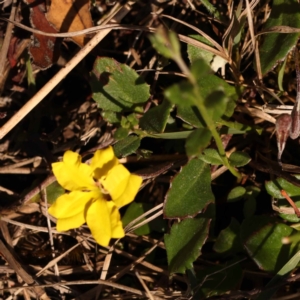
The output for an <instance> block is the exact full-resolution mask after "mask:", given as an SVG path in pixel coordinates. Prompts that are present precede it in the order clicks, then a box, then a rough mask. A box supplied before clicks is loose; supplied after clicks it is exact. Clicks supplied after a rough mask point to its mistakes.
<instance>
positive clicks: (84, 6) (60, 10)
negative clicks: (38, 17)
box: [47, 0, 93, 47]
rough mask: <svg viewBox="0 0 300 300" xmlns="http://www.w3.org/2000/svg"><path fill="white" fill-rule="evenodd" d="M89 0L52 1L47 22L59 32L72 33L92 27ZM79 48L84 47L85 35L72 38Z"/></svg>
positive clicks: (86, 39) (86, 38)
mask: <svg viewBox="0 0 300 300" xmlns="http://www.w3.org/2000/svg"><path fill="white" fill-rule="evenodd" d="M89 8H90V0H52V1H51V6H50V9H49V11H48V13H47V19H48V21H49V22H50V23H51V24H52V25H53V26H54V27H55V28H56V29H57V30H58V31H60V32H72V31H78V30H83V29H85V28H90V27H92V26H93V21H92V17H91V14H90V9H89ZM72 40H73V41H74V42H75V43H76V44H78V45H79V46H81V47H82V46H84V45H85V44H86V43H87V41H88V40H89V38H88V37H87V36H86V35H80V36H75V37H72Z"/></svg>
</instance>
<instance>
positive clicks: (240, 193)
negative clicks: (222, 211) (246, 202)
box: [227, 186, 246, 202]
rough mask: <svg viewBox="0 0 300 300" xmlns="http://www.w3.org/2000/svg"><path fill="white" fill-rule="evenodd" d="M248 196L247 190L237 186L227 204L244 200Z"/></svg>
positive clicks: (231, 192) (229, 195)
mask: <svg viewBox="0 0 300 300" xmlns="http://www.w3.org/2000/svg"><path fill="white" fill-rule="evenodd" d="M245 194H246V189H245V188H244V187H242V186H237V187H235V188H233V189H232V190H231V191H230V192H229V194H228V196H227V202H236V201H239V200H240V199H242V198H243V197H244V196H245Z"/></svg>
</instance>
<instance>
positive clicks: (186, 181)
mask: <svg viewBox="0 0 300 300" xmlns="http://www.w3.org/2000/svg"><path fill="white" fill-rule="evenodd" d="M210 181H211V179H210V171H209V167H208V165H207V164H206V163H204V162H203V161H202V160H200V159H197V158H194V159H191V160H190V161H189V162H188V164H187V165H185V166H184V167H183V168H182V169H181V171H180V172H179V173H178V175H176V176H175V178H174V179H173V181H172V185H171V188H170V190H169V191H168V193H167V195H166V200H165V206H164V216H165V218H170V219H174V218H186V217H192V216H194V215H196V214H197V213H199V212H200V211H202V210H203V209H204V208H205V207H206V206H207V205H208V204H209V203H211V202H214V195H213V193H212V191H211V187H210Z"/></svg>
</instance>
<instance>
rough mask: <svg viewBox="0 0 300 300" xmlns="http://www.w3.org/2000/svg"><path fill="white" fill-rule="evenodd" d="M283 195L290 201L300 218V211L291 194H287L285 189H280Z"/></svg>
mask: <svg viewBox="0 0 300 300" xmlns="http://www.w3.org/2000/svg"><path fill="white" fill-rule="evenodd" d="M280 193H281V195H282V196H283V197H284V198H285V199H286V200H287V201H288V202H289V203H290V205H291V206H292V207H293V209H294V211H295V214H296V215H297V217H298V218H300V211H299V209H298V207H297V206H296V204H295V203H294V201H293V200H292V199H291V198H290V196H289V195H288V194H287V192H286V191H285V190H281V191H280Z"/></svg>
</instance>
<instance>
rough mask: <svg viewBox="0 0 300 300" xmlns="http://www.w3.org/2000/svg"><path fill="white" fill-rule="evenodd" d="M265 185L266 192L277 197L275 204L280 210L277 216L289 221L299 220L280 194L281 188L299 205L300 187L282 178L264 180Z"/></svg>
mask: <svg viewBox="0 0 300 300" xmlns="http://www.w3.org/2000/svg"><path fill="white" fill-rule="evenodd" d="M265 187H266V190H267V192H268V193H269V194H270V195H271V196H272V197H274V198H276V199H277V206H278V207H279V209H281V211H282V213H280V214H279V216H280V217H281V218H283V219H284V220H287V221H289V222H293V223H294V222H299V221H300V218H298V217H297V215H296V214H295V212H294V210H293V208H292V207H291V205H290V204H289V203H288V202H287V200H286V199H285V198H284V196H282V194H281V190H284V191H286V193H287V194H288V195H289V196H290V197H291V198H292V200H293V201H294V203H295V204H296V206H297V207H300V188H299V187H297V186H295V185H293V184H291V183H290V182H288V181H286V180H285V179H283V178H277V179H275V180H271V181H268V182H266V184H265Z"/></svg>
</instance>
